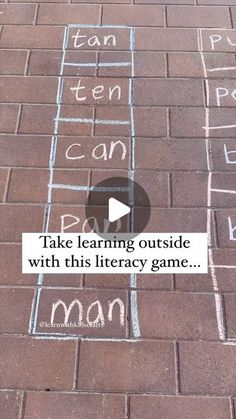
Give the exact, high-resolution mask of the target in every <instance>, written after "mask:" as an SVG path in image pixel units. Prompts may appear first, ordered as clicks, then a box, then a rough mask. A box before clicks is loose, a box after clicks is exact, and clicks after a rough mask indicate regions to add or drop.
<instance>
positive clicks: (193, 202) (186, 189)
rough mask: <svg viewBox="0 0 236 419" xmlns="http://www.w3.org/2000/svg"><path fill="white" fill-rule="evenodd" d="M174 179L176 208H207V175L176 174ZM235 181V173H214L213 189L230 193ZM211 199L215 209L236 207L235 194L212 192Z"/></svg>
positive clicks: (174, 202)
mask: <svg viewBox="0 0 236 419" xmlns="http://www.w3.org/2000/svg"><path fill="white" fill-rule="evenodd" d="M172 179H173V181H172V188H173V205H174V206H181V207H187V206H192V207H201V206H207V184H208V175H207V173H174V174H173V177H172ZM235 181H236V175H235V173H214V174H213V176H212V189H216V190H218V189H219V190H229V191H230V190H232V188H233V185H234V184H235ZM211 197H212V198H211V199H212V205H213V206H214V207H217V208H224V207H234V206H235V202H236V201H235V196H234V195H233V194H230V193H228V194H227V193H221V192H214V191H212V193H211Z"/></svg>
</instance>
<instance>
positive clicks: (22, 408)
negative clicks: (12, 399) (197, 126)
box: [19, 391, 27, 419]
mask: <svg viewBox="0 0 236 419" xmlns="http://www.w3.org/2000/svg"><path fill="white" fill-rule="evenodd" d="M26 397H27V396H26V391H22V395H21V404H20V410H19V419H23V418H24V416H25V404H26Z"/></svg>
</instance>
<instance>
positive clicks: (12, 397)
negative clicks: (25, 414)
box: [0, 390, 23, 419]
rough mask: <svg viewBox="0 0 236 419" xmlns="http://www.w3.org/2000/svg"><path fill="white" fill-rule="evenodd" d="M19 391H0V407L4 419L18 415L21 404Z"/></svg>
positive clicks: (11, 418)
mask: <svg viewBox="0 0 236 419" xmlns="http://www.w3.org/2000/svg"><path fill="white" fill-rule="evenodd" d="M22 396H23V394H22V392H21V391H18V390H17V391H13V390H12V391H7V390H1V391H0V408H1V414H2V417H3V418H4V419H13V418H14V419H15V418H17V417H19V414H20V409H21V404H22Z"/></svg>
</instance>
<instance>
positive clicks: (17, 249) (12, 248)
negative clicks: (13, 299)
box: [0, 243, 37, 285]
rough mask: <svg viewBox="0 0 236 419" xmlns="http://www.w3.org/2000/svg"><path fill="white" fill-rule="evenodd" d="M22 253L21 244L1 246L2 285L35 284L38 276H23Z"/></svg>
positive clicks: (0, 280)
mask: <svg viewBox="0 0 236 419" xmlns="http://www.w3.org/2000/svg"><path fill="white" fill-rule="evenodd" d="M21 253H22V252H21V246H20V245H19V244H10V243H8V244H2V243H1V244H0V260H1V276H0V284H1V285H32V284H35V281H36V278H37V276H36V275H31V274H28V275H24V274H22V267H21V258H22V255H21ZM13 261H14V263H13Z"/></svg>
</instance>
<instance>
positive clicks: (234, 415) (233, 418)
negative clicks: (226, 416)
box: [229, 397, 236, 419]
mask: <svg viewBox="0 0 236 419" xmlns="http://www.w3.org/2000/svg"><path fill="white" fill-rule="evenodd" d="M229 405H230V418H231V419H235V418H236V412H235V407H234V400H233V397H230V398H229Z"/></svg>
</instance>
